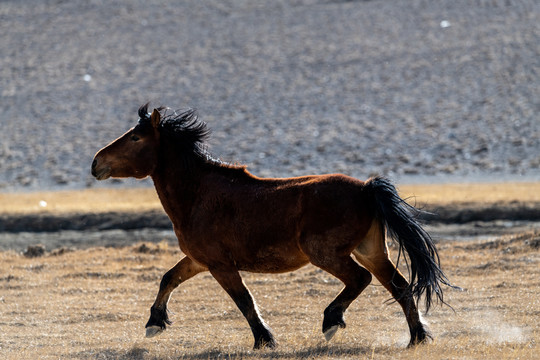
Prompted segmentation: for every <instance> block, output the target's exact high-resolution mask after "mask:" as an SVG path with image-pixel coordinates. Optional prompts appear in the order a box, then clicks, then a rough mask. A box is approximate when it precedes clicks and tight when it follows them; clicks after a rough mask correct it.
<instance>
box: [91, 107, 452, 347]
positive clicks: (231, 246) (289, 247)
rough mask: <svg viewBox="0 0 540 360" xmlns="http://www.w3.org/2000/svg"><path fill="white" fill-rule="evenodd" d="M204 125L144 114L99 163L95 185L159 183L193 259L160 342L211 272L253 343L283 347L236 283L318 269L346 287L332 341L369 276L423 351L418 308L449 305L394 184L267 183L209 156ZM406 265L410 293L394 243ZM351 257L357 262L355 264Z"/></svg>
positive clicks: (164, 287) (160, 312) (165, 291)
mask: <svg viewBox="0 0 540 360" xmlns="http://www.w3.org/2000/svg"><path fill="white" fill-rule="evenodd" d="M207 135H208V129H207V127H206V124H205V123H204V122H202V121H200V120H199V119H198V116H197V114H196V112H195V111H194V110H187V111H184V112H181V113H176V112H174V113H172V114H168V111H167V110H166V109H165V108H159V109H154V111H153V112H152V113H151V114H149V113H148V104H146V105H144V106H142V107H141V108H140V109H139V122H138V124H137V125H136V126H135V127H134V128H132V129H130V130H128V131H127V132H126V133H125V134H124V135H122V136H121V137H120V138H118V139H117V140H115V141H113V142H112V143H111V144H109V145H107V146H106V147H105V148H103V149H101V150H100V151H99V152H98V153H97V154H96V156H95V158H94V161H93V163H92V174H93V175H94V176H95V177H96V178H97V179H98V180H104V179H107V178H109V177H135V178H144V177H147V176H150V177H151V178H152V180H153V182H154V185H155V188H156V191H157V194H158V196H159V199H160V200H161V203H162V205H163V207H164V209H165V211H166V213H167V214H168V216H169V218H170V219H171V221H172V224H173V227H174V231H175V234H176V236H177V237H178V243H179V245H180V249H181V250H182V252H183V253H184V254H185V257H184V258H183V259H181V260H180V261H179V262H178V263H177V264H176V265H175V266H174V267H173V268H172V269H170V270H169V271H168V272H167V273H166V274H165V275H164V276H163V278H162V280H161V284H160V287H159V292H158V294H157V298H156V300H155V303H154V304H153V306H152V307H151V310H150V314H151V315H150V319H149V320H148V323H147V324H146V335H147V336H154V335H157V334H159V333H161V332H162V331H163V330H165V328H166V326H167V325H170V324H171V322H170V321H169V318H168V315H167V303H168V300H169V297H170V295H171V293H172V291H173V290H174V289H175V288H176V287H177V286H178V285H180V284H181V283H182V282H184V281H186V280H188V279H190V278H191V277H193V276H195V275H196V274H198V273H200V272H203V271H209V272H210V273H211V274H212V275H213V277H214V278H215V279H216V280H217V281H218V283H219V284H220V285H221V286H222V287H223V289H225V291H226V292H227V293H228V294H229V295H230V296H231V298H232V299H233V300H234V302H235V303H236V305H237V306H238V308H239V309H240V311H241V312H242V314H243V315H244V316H245V318H246V319H247V321H248V323H249V326H250V327H251V330H252V332H253V336H254V337H255V345H254V347H255V348H261V347H274V346H275V345H276V342H275V339H274V336H273V335H272V331H271V330H270V328H269V327H268V325H266V323H265V322H264V321H263V319H262V318H261V316H260V314H259V312H258V309H257V306H256V304H255V302H254V300H253V298H252V296H251V294H250V292H249V290H248V289H247V287H246V285H245V284H244V282H243V281H242V278H241V277H240V274H239V271H250V272H259V273H281V272H287V271H293V270H295V269H298V268H300V267H302V266H304V265H306V264H308V263H311V264H313V265H315V266H317V267H319V268H321V269H323V270H324V271H327V272H328V273H330V274H332V275H333V276H335V277H337V278H338V279H339V280H341V281H342V282H343V283H344V284H345V287H344V288H343V290H342V291H341V292H340V293H339V295H337V297H336V298H335V299H334V301H332V302H331V303H330V305H328V307H327V308H326V310H325V311H324V319H323V324H322V331H323V333H324V335H325V337H326V339H327V340H330V339H331V338H332V336H333V335H334V334H335V332H336V331H337V330H338V328H344V327H345V321H344V320H343V314H344V312H345V310H346V309H347V307H348V306H349V305H350V304H351V302H352V301H353V300H354V299H356V297H357V296H358V295H359V294H360V293H361V292H362V290H364V289H365V288H366V287H367V286H368V284H369V283H370V282H371V280H372V274H373V275H374V276H375V277H376V278H377V279H378V280H379V281H380V282H381V284H382V285H383V286H384V287H385V288H386V289H388V291H389V292H390V293H391V294H392V296H393V298H394V299H395V300H396V301H397V302H398V303H399V304H400V305H401V307H402V308H403V312H404V313H405V317H406V319H407V323H408V325H409V330H410V334H411V340H410V344H409V345H414V344H418V343H421V342H423V341H425V340H426V339H427V338H430V337H431V335H430V334H429V332H428V330H427V328H426V326H425V325H424V324H423V322H422V320H421V317H420V314H419V311H418V309H417V305H416V303H417V302H418V300H419V298H420V297H421V296H422V295H424V297H425V303H426V311H428V310H429V308H430V306H431V304H432V302H433V300H440V301H441V302H444V301H443V292H442V288H441V286H442V284H445V285H448V282H447V279H446V276H445V275H444V273H443V271H442V270H441V268H440V262H439V256H438V253H437V250H436V248H435V245H434V243H433V241H432V239H431V237H430V236H429V234H428V233H427V232H426V231H424V229H423V228H422V227H421V226H420V225H419V223H418V222H417V220H416V215H417V213H418V211H417V210H416V209H415V208H414V207H412V206H410V205H409V204H407V203H406V202H405V201H404V200H403V199H401V198H400V197H399V195H398V193H397V191H396V189H395V187H394V186H393V185H392V184H391V183H390V182H389V181H388V180H387V179H385V178H382V177H373V178H370V179H368V180H367V181H360V180H357V179H354V178H351V177H348V176H345V175H339V174H337V175H313V176H303V177H294V178H283V179H280V178H267V179H263V178H258V177H256V176H254V175H252V174H250V173H249V172H248V171H247V170H246V168H245V167H243V166H236V165H230V164H226V163H223V162H221V161H219V160H216V159H213V158H212V157H211V156H210V155H209V154H208V153H207V151H206V150H205V147H204V140H205V139H206V137H207ZM387 234H388V235H389V237H391V238H392V239H394V240H395V241H396V242H397V244H398V248H399V252H400V255H401V254H402V253H403V252H405V253H406V254H407V255H408V258H409V261H408V265H409V273H410V274H409V280H410V282H409V281H407V280H406V279H405V277H404V276H403V275H402V274H401V272H400V271H399V270H398V269H397V268H396V266H395V265H394V264H393V262H392V261H391V260H390V257H389V255H388V248H387V245H386V235H387ZM351 254H352V255H353V256H354V258H355V259H356V261H355V260H354V259H353V258H352V257H351Z"/></svg>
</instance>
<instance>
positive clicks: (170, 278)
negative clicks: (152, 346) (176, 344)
mask: <svg viewBox="0 0 540 360" xmlns="http://www.w3.org/2000/svg"><path fill="white" fill-rule="evenodd" d="M206 270H208V269H207V268H205V267H204V266H202V265H199V264H197V263H196V262H194V261H193V260H191V259H190V258H188V257H187V256H186V257H184V258H183V259H182V260H180V261H179V262H178V263H177V264H176V265H175V266H174V267H173V268H172V269H170V270H169V271H167V272H166V273H165V275H163V278H162V279H161V283H160V285H159V292H158V294H157V297H156V301H155V302H154V305H152V308H151V309H150V319H149V320H148V323H146V337H153V336H156V335H159V334H160V333H162V332H163V330H165V328H166V326H167V325H170V324H171V321H170V320H169V316H168V315H167V302H168V301H169V298H170V296H171V293H172V292H173V290H174V289H176V288H177V287H178V285H180V284H181V283H183V282H184V281H186V280H187V279H189V278H191V277H193V276H195V275H197V274H198V273H200V272H202V271H206Z"/></svg>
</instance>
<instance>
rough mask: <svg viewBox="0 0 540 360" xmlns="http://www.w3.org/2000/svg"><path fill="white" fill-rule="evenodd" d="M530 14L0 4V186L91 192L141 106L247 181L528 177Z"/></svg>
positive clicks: (534, 71) (538, 51)
mask: <svg viewBox="0 0 540 360" xmlns="http://www.w3.org/2000/svg"><path fill="white" fill-rule="evenodd" d="M539 4H540V3H539V2H537V1H534V0H519V1H518V0H489V1H488V0H455V1H442V0H435V1H428V0H403V1H383V0H373V1H330V0H325V1H317V0H305V1H301V0H298V1H272V2H266V1H244V0H231V1H220V2H212V3H210V2H207V1H182V2H178V1H172V0H163V1H155V0H152V1H142V0H139V1H131V0H129V1H128V0H121V1H115V2H110V1H104V0H93V1H41V0H25V1H2V2H1V3H0V32H1V33H2V37H1V39H0V44H1V46H0V59H1V60H0V61H1V66H0V96H1V100H0V101H1V106H2V112H1V114H0V124H1V129H2V131H0V191H12V190H35V189H58V188H84V187H89V186H95V181H94V180H93V179H92V178H91V176H90V174H89V165H90V162H91V159H92V156H93V155H94V153H95V152H96V151H97V150H98V149H99V148H100V147H102V146H103V145H105V144H106V143H107V142H109V141H111V140H112V139H114V138H115V137H117V136H118V135H119V134H120V133H122V132H123V131H125V130H126V129H127V128H128V127H130V126H132V125H134V123H135V121H136V120H137V119H136V110H137V108H138V107H139V106H140V105H141V104H143V103H145V102H147V101H152V102H153V104H155V105H156V106H157V105H161V104H163V105H168V106H170V107H173V108H179V107H188V106H189V107H196V108H198V109H199V111H200V115H201V117H202V118H203V119H204V120H205V121H207V122H208V123H209V125H210V127H211V128H212V129H213V136H212V138H211V142H210V151H211V152H212V153H214V154H215V155H216V156H219V157H221V158H223V159H224V160H227V161H234V162H239V163H245V164H248V166H249V168H250V170H251V171H252V172H254V173H255V174H257V175H260V176H269V175H273V176H293V175H300V174H306V173H324V172H343V173H346V174H350V175H353V176H356V177H359V178H365V177H367V176H368V175H369V174H371V173H375V172H376V173H381V174H384V175H387V176H390V177H392V178H394V179H397V180H401V181H415V179H416V180H417V179H427V180H428V181H440V180H441V179H442V180H446V179H460V180H470V179H479V178H480V179H501V178H508V177H511V178H512V179H514V180H515V179H520V178H524V179H525V178H526V179H528V180H536V181H538V180H540V118H539V113H540V111H539V110H540V100H539V99H540V93H539V91H538V89H539V88H540V81H539V69H540V47H539V46H538V44H539V43H540V26H539V23H538V18H539V17H540V5H539ZM108 184H112V183H111V182H109V183H108ZM123 184H125V183H123Z"/></svg>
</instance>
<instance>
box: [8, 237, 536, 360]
mask: <svg viewBox="0 0 540 360" xmlns="http://www.w3.org/2000/svg"><path fill="white" fill-rule="evenodd" d="M539 243H540V233H538V232H536V233H535V232H529V233H525V234H521V235H514V236H505V237H502V238H499V239H495V240H490V241H481V242H480V241H476V242H444V243H441V244H439V249H440V255H441V259H442V262H443V267H444V269H445V270H446V272H447V275H448V276H449V278H450V279H451V281H452V282H453V283H454V284H456V285H459V286H461V287H462V288H463V291H458V290H453V289H450V288H447V290H446V293H445V299H446V300H447V301H448V303H449V304H451V306H452V307H453V309H451V308H449V307H446V306H442V307H435V308H433V309H432V310H431V311H430V313H429V314H428V315H426V316H425V319H426V320H427V321H428V323H429V324H430V328H431V330H432V331H433V333H434V335H435V340H434V341H433V342H432V343H430V344H427V345H422V346H418V347H415V348H412V349H407V348H406V345H407V342H408V340H409V339H408V337H409V335H408V330H407V324H406V322H405V319H404V316H403V313H402V311H401V309H400V307H399V305H397V304H396V303H392V302H387V300H388V299H389V294H388V293H387V292H386V290H384V288H382V286H380V284H378V283H377V282H376V281H375V280H374V282H373V283H372V285H370V286H369V287H368V288H367V289H366V290H365V291H364V292H363V293H362V294H361V295H360V297H359V298H358V299H357V300H356V301H355V302H354V303H353V304H352V305H351V307H350V308H349V310H348V311H347V313H346V321H347V324H348V325H347V328H346V329H343V330H340V331H339V332H338V334H337V335H336V337H335V338H334V339H333V340H332V341H331V342H329V343H326V342H325V341H324V337H323V335H322V333H321V331H320V328H321V322H322V313H323V310H324V308H325V307H326V305H328V304H329V303H330V301H331V300H332V298H333V297H334V296H335V295H336V294H337V293H338V292H339V290H340V289H341V287H342V286H341V283H340V282H339V281H338V280H336V279H334V278H333V277H331V276H330V275H328V274H326V273H324V272H322V271H320V270H319V269H317V268H315V267H313V266H307V267H304V268H302V269H300V270H298V271H296V272H292V273H286V274H279V275H267V274H248V273H245V274H243V276H244V279H245V282H246V284H247V285H248V287H250V289H251V291H252V293H253V295H254V297H255V299H256V300H257V302H258V304H259V306H260V308H261V313H262V315H263V317H264V318H265V319H266V321H267V322H268V323H269V325H270V326H271V327H272V328H273V330H274V332H275V334H276V337H277V341H278V343H279V346H278V348H277V349H276V350H262V351H252V350H251V347H252V341H253V340H252V335H251V332H250V330H249V327H248V325H247V323H246V321H245V320H244V318H243V317H242V315H241V314H240V312H239V311H238V310H237V308H236V307H235V305H234V303H233V302H232V300H231V299H230V298H229V297H228V296H227V295H226V293H225V292H224V291H223V290H222V289H221V288H220V287H219V285H218V284H217V283H216V281H215V280H214V279H213V278H212V277H211V276H210V275H209V274H208V273H203V274H199V275H197V276H196V277H195V278H193V279H191V280H189V281H187V282H186V283H184V284H182V285H180V287H179V288H178V289H177V290H176V291H175V292H174V293H173V297H172V299H171V301H170V303H169V308H170V310H171V311H172V314H171V319H172V320H173V321H174V324H173V326H172V327H170V328H169V329H168V330H167V331H165V332H164V333H163V334H162V335H161V336H160V337H156V338H151V339H146V338H145V337H144V325H145V323H146V321H147V318H148V315H149V308H150V306H151V304H152V302H153V300H154V296H155V294H156V292H157V289H158V285H159V281H160V278H161V276H162V275H163V274H164V273H165V271H166V270H168V269H169V268H170V267H172V266H173V265H174V264H175V263H176V261H177V260H178V259H179V258H180V257H181V253H180V251H179V250H177V249H175V248H173V247H171V246H169V245H167V244H166V243H160V244H143V245H141V244H138V245H134V246H131V247H125V248H92V249H88V250H75V251H71V250H56V251H54V252H52V253H47V254H45V255H44V256H42V257H37V258H26V257H24V256H22V255H20V254H16V253H14V252H1V253H0V289H1V290H0V309H1V314H2V317H1V318H0V334H1V336H0V354H1V357H2V358H3V359H38V358H39V359H58V358H66V359H68V358H69V359H214V358H225V359H229V358H231V359H258V358H268V359H306V358H309V359H311V358H317V359H396V358H400V359H479V358H485V359H494V358H496V359H536V358H538V354H539V353H540V347H539V341H540V326H539V325H540V298H539V297H538V289H539V288H540V252H539ZM394 252H395V251H394Z"/></svg>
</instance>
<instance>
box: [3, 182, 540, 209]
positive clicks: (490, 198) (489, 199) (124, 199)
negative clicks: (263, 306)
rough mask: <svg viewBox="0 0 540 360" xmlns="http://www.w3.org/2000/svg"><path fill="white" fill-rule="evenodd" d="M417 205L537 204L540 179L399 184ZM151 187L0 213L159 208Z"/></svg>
mask: <svg viewBox="0 0 540 360" xmlns="http://www.w3.org/2000/svg"><path fill="white" fill-rule="evenodd" d="M398 189H399V190H400V195H401V196H402V197H404V198H412V199H413V200H412V201H414V202H415V203H417V204H421V205H423V204H437V205H442V206H444V205H448V204H466V203H477V204H499V203H511V202H527V203H540V182H532V183H525V182H521V183H520V182H513V183H464V184H427V185H426V184H422V185H399V186H398ZM159 209H161V204H160V203H159V199H158V198H157V195H156V192H155V190H154V189H153V188H131V189H111V188H94V189H85V190H77V191H50V192H28V193H0V214H6V213H9V214H28V213H36V212H54V213H70V212H79V213H80V212H93V213H95V212H109V211H119V212H122V211H147V210H159Z"/></svg>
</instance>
